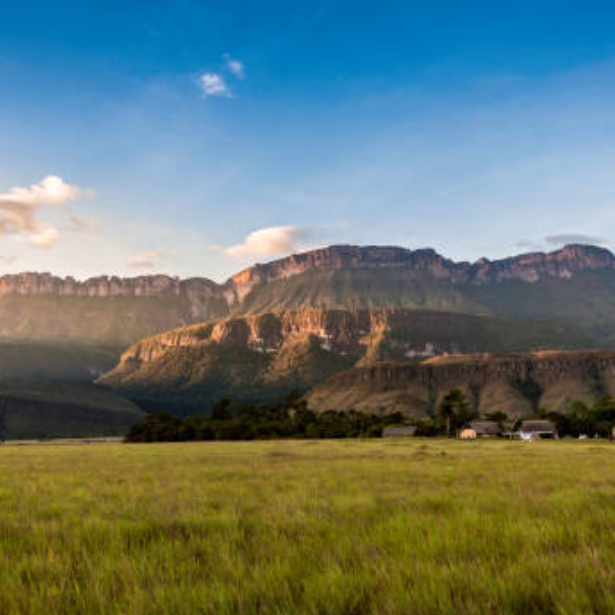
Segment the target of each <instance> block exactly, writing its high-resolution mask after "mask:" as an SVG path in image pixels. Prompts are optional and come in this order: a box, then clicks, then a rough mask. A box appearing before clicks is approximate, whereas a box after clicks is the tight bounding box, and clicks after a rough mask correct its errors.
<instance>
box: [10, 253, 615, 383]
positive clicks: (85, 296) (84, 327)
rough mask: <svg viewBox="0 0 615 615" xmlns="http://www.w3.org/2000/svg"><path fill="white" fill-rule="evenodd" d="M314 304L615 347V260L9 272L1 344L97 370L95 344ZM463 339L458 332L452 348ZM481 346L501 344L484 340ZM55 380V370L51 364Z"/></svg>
mask: <svg viewBox="0 0 615 615" xmlns="http://www.w3.org/2000/svg"><path fill="white" fill-rule="evenodd" d="M304 310H324V311H330V310H349V311H351V312H364V311H367V312H369V313H380V312H382V311H389V312H391V311H395V310H401V311H403V310H410V311H428V312H444V313H452V314H456V315H460V314H466V315H474V316H491V317H493V318H495V319H517V320H524V321H525V320H530V321H532V323H535V321H537V320H539V321H543V322H542V324H541V327H543V331H544V330H545V329H544V327H546V328H547V329H548V330H549V331H550V332H553V331H556V330H557V331H558V334H557V336H556V337H553V336H552V335H551V333H549V335H546V336H545V335H543V334H536V335H537V336H536V338H531V337H528V336H525V335H524V334H522V333H521V332H522V331H528V330H531V331H535V330H536V327H535V324H532V323H527V326H518V327H517V331H518V333H515V332H513V337H514V335H517V336H518V337H517V340H516V342H517V343H516V345H511V344H508V346H507V348H512V347H513V346H514V348H518V349H531V348H535V347H537V346H540V345H544V346H547V347H557V348H560V347H562V346H568V347H571V348H573V347H578V345H579V343H580V340H581V339H582V340H583V343H584V344H585V345H586V346H588V347H595V348H609V347H611V346H613V345H615V257H614V256H613V255H612V254H611V253H610V252H609V251H608V250H605V249H603V248H598V247H593V246H582V245H570V246H566V247H565V248H562V249H561V250H557V251H555V252H551V253H548V254H544V253H532V254H524V255H521V256H515V257H511V258H507V259H502V260H495V261H489V260H487V259H481V260H479V261H477V262H475V263H467V262H461V263H456V262H454V261H452V260H449V259H446V258H444V257H442V256H440V255H439V254H437V253H436V252H435V251H433V250H431V249H422V250H408V249H405V248H398V247H378V246H367V247H357V246H331V247H329V248H323V249H320V250H314V251H311V252H306V253H304V254H298V255H293V256H289V257H288V258H283V259H279V260H276V261H273V262H271V263H268V264H257V265H255V266H253V267H250V268H248V269H246V270H244V271H242V272H240V273H238V274H236V275H234V276H232V277H231V278H229V279H228V280H227V281H226V282H225V283H223V284H217V283H215V282H213V281H211V280H208V279H206V278H191V279H187V280H180V279H178V278H173V277H169V276H164V275H152V276H141V277H136V278H119V277H107V276H102V277H97V278H92V279H89V280H86V281H84V282H79V281H76V280H75V279H73V278H70V277H69V278H57V277H54V276H52V275H51V274H47V273H24V274H19V275H6V276H3V277H0V342H7V341H10V342H14V343H15V344H30V346H28V347H27V348H26V346H24V353H31V352H32V348H33V347H32V344H37V343H44V344H45V347H46V349H47V351H48V352H50V350H49V349H50V348H51V346H53V345H58V344H60V345H62V348H65V347H66V344H70V345H72V346H71V347H72V351H71V352H72V353H73V357H74V361H73V362H74V363H81V364H82V365H87V366H88V370H89V371H91V372H92V373H95V372H97V371H100V369H99V365H100V364H101V363H100V362H99V361H97V362H96V365H92V360H91V359H92V352H94V353H98V355H99V357H100V356H102V355H105V356H111V357H112V358H113V360H117V359H119V356H120V353H121V351H122V350H124V349H125V348H127V347H128V346H130V345H131V344H133V343H135V342H137V341H138V340H140V339H143V338H145V337H148V336H151V335H153V334H157V333H160V332H164V331H168V330H173V329H176V328H177V327H183V326H190V325H192V324H195V323H201V322H214V321H217V320H220V319H223V320H224V319H228V318H239V317H242V316H253V315H261V314H269V313H273V314H278V315H283V314H284V313H286V312H293V313H296V312H301V311H304ZM547 321H548V322H547ZM443 330H444V331H446V328H445V329H443ZM432 337H433V339H431V340H429V339H427V340H425V343H433V344H435V346H436V347H437V343H436V342H437V339H438V338H437V335H436V334H435V333H434V334H433V335H432ZM458 339H461V338H458V337H457V338H451V339H450V340H448V342H450V345H451V347H454V346H455V345H456V344H457V343H458ZM478 345H479V344H477V345H476V347H478ZM14 348H15V346H13V347H12V349H13V350H11V352H13V354H12V355H10V356H11V357H13V358H12V359H11V360H10V361H9V359H6V360H4V359H3V357H8V356H9V354H10V353H9V354H7V353H8V347H7V352H3V349H2V347H1V345H0V370H2V369H6V370H7V371H8V372H10V373H11V374H15V375H17V376H20V372H19V369H18V368H19V365H20V363H19V361H17V360H15V359H14V357H15V352H14ZM480 348H481V349H483V350H495V351H497V350H500V349H501V346H500V345H498V343H496V342H495V341H493V340H492V342H490V343H485V342H484V339H483V340H482V341H481V342H480ZM470 350H471V348H470ZM56 352H57V353H59V354H62V353H63V352H64V350H62V349H60V348H58V349H56ZM101 353H102V354H101ZM24 356H25V354H24ZM31 356H33V355H31ZM64 356H65V355H64ZM9 358H10V357H9ZM360 358H361V357H359V359H360ZM359 359H357V360H359ZM65 360H66V361H68V359H66V357H65ZM348 360H349V359H345V360H344V361H345V362H347V361H348ZM103 362H104V361H103ZM9 363H10V364H9ZM3 365H4V368H3ZM56 365H59V363H58V364H56ZM60 371H64V372H66V370H65V369H64V368H62V370H60ZM79 371H80V370H77V372H79ZM43 372H44V370H43ZM22 376H23V377H26V374H25V373H24V374H23V375H22ZM27 377H29V376H27ZM43 377H44V373H43ZM49 377H53V378H55V377H56V376H55V375H54V372H53V370H51V371H50V372H49ZM71 379H73V377H71ZM74 379H81V376H75V377H74ZM259 386H260V385H259ZM220 390H225V389H224V387H222V388H221V389H220ZM233 390H234V389H233ZM212 395H213V393H212Z"/></svg>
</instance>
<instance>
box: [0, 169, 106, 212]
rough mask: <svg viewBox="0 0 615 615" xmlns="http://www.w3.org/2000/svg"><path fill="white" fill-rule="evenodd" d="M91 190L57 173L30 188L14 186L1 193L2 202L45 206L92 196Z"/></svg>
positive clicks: (0, 200)
mask: <svg viewBox="0 0 615 615" xmlns="http://www.w3.org/2000/svg"><path fill="white" fill-rule="evenodd" d="M92 196H94V193H93V192H92V191H91V190H82V189H81V188H78V187H77V186H73V185H71V184H67V183H66V182H65V181H64V180H63V179H62V178H61V177H58V176H57V175H47V177H45V178H43V180H42V181H41V182H40V183H39V184H33V185H32V186H30V187H29V188H20V187H19V186H17V187H15V188H12V189H11V190H10V192H7V193H5V194H0V202H2V201H10V202H12V203H20V204H22V205H28V206H30V207H43V206H45V205H63V204H64V203H66V202H68V201H73V200H75V199H77V198H80V197H86V198H91V197H92Z"/></svg>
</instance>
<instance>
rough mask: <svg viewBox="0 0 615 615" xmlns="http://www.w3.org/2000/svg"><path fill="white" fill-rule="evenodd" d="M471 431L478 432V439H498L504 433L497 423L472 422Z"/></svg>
mask: <svg viewBox="0 0 615 615" xmlns="http://www.w3.org/2000/svg"><path fill="white" fill-rule="evenodd" d="M470 429H473V430H474V431H475V432H476V437H477V438H497V437H498V436H499V435H500V434H501V433H502V430H501V429H500V426H499V425H498V424H497V423H496V422H495V421H472V422H471V423H470Z"/></svg>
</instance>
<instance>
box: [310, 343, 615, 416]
mask: <svg viewBox="0 0 615 615" xmlns="http://www.w3.org/2000/svg"><path fill="white" fill-rule="evenodd" d="M451 388H460V389H462V390H463V391H464V392H465V394H466V396H467V397H468V399H469V400H470V402H471V403H472V405H473V406H474V408H475V409H476V410H477V411H478V412H480V413H481V414H484V413H486V412H493V411H496V410H501V411H503V412H506V413H507V414H509V415H511V416H519V417H521V416H527V415H530V414H532V413H535V412H536V411H538V409H543V408H544V409H547V410H557V411H565V410H566V408H567V405H568V404H569V403H570V402H571V401H573V400H577V399H578V400H583V401H587V402H591V401H594V400H596V399H597V398H598V397H600V396H601V395H613V394H614V393H615V353H613V352H601V351H576V352H574V351H568V352H562V351H550V352H547V351H542V352H535V353H528V354H512V355H490V354H483V355H466V356H453V357H437V358H432V359H428V360H425V361H424V362H422V363H420V364H414V365H402V364H399V363H378V364H374V365H370V366H365V367H359V368H355V369H352V370H349V371H347V372H344V373H340V374H337V375H336V376H333V377H332V378H331V379H330V380H328V381H327V382H325V383H323V384H321V385H320V386H317V387H316V388H315V389H314V390H313V391H312V392H311V393H310V394H309V396H308V397H307V399H308V403H309V405H310V407H311V408H313V409H316V410H327V409H333V408H334V409H338V410H349V409H352V408H354V409H355V410H360V411H363V412H396V411H400V412H403V413H404V414H407V415H410V416H414V417H424V416H428V415H433V414H434V413H435V412H436V409H437V406H438V404H439V401H440V400H441V398H442V397H443V395H445V394H446V393H447V392H448V391H449V390H450V389H451Z"/></svg>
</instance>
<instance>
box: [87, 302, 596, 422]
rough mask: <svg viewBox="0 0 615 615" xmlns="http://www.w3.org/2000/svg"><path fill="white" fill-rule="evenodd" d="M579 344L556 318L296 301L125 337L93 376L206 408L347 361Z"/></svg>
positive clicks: (304, 379)
mask: <svg viewBox="0 0 615 615" xmlns="http://www.w3.org/2000/svg"><path fill="white" fill-rule="evenodd" d="M571 343H572V345H573V346H576V347H580V346H583V345H584V344H585V343H586V340H585V338H584V337H583V335H582V334H580V333H579V332H574V331H573V330H571V329H570V328H569V327H567V326H564V325H562V324H561V323H558V324H553V323H550V322H544V321H529V320H525V321H518V320H512V319H498V318H493V317H488V316H473V315H467V314H453V313H444V312H435V311H425V310H401V309H397V310H386V309H380V310H343V309H337V310H334V309H327V310H324V309H304V310H296V311H283V312H272V313H265V314H258V315H248V316H238V317H229V318H225V319H221V320H218V321H212V322H208V323H203V324H200V325H193V326H190V327H185V328H181V329H177V330H174V331H170V332H167V333H163V334H159V335H156V336H153V337H150V338H147V339H145V340H142V341H141V342H139V343H137V344H135V345H133V346H132V347H131V348H129V349H128V350H127V351H126V352H125V353H124V354H123V355H122V359H121V361H120V363H119V365H118V366H117V367H116V368H115V369H114V370H112V371H111V372H109V373H107V374H105V375H104V376H103V377H102V378H101V379H100V380H99V382H100V383H102V384H105V385H106V386H110V387H113V388H115V389H117V390H119V391H121V392H122V393H124V394H126V395H128V396H130V397H132V398H134V399H136V400H138V401H139V402H140V403H143V404H145V405H156V404H158V405H162V406H165V404H166V405H167V407H168V404H173V405H179V406H183V407H186V408H188V407H194V408H195V409H201V410H204V409H206V408H207V407H208V406H209V405H210V404H211V403H213V402H214V401H216V400H217V399H220V398H221V397H231V398H234V399H245V400H256V401H262V400H265V399H275V398H278V397H280V396H281V395H283V394H286V393H288V392H289V391H290V390H292V389H298V390H299V391H302V392H305V391H307V390H309V389H310V388H311V387H313V386H315V385H317V384H319V383H321V382H322V381H324V380H326V379H327V378H328V377H330V376H331V375H333V374H335V373H338V372H340V371H343V370H346V369H349V368H351V367H353V366H356V365H369V364H372V363H374V362H376V361H382V360H395V361H407V362H415V361H417V360H420V359H424V358H427V357H434V356H437V355H441V354H450V353H460V352H482V351H485V350H497V351H502V352H505V351H515V350H520V349H524V348H528V347H542V346H547V347H555V348H562V347H566V346H569V345H570V344H571Z"/></svg>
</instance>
